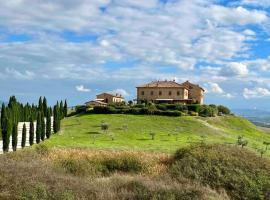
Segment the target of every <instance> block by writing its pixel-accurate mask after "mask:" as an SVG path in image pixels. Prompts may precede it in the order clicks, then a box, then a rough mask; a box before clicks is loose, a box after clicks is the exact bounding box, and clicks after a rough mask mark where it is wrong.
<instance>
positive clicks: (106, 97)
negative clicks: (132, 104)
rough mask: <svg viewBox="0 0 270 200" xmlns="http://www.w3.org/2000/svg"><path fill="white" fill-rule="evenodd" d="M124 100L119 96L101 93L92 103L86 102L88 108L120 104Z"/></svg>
mask: <svg viewBox="0 0 270 200" xmlns="http://www.w3.org/2000/svg"><path fill="white" fill-rule="evenodd" d="M124 101H125V99H124V97H122V95H120V94H110V93H106V92H105V93H101V94H98V95H97V96H96V99H95V100H93V101H89V102H86V103H85V104H86V105H88V106H107V104H113V103H121V102H124Z"/></svg>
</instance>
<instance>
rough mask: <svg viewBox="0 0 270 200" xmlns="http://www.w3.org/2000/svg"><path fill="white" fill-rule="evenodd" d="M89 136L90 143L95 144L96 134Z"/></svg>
mask: <svg viewBox="0 0 270 200" xmlns="http://www.w3.org/2000/svg"><path fill="white" fill-rule="evenodd" d="M91 138H92V144H95V142H96V139H97V136H96V135H95V134H94V135H92V136H91Z"/></svg>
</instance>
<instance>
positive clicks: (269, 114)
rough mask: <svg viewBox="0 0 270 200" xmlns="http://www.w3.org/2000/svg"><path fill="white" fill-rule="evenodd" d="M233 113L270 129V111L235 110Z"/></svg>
mask: <svg viewBox="0 0 270 200" xmlns="http://www.w3.org/2000/svg"><path fill="white" fill-rule="evenodd" d="M233 113H235V114H236V115H239V116H242V117H245V118H247V119H248V120H250V121H251V122H253V123H254V124H256V125H257V126H263V127H269V128H270V111H266V110H256V109H235V110H233Z"/></svg>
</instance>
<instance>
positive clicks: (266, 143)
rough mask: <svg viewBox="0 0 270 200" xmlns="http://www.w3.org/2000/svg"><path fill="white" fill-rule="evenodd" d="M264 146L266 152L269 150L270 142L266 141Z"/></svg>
mask: <svg viewBox="0 0 270 200" xmlns="http://www.w3.org/2000/svg"><path fill="white" fill-rule="evenodd" d="M263 144H264V145H265V150H266V151H267V150H268V146H269V145H270V142H268V141H264V142H263Z"/></svg>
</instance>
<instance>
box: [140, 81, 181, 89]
mask: <svg viewBox="0 0 270 200" xmlns="http://www.w3.org/2000/svg"><path fill="white" fill-rule="evenodd" d="M157 87H159V88H186V86H184V85H181V84H179V83H176V82H175V81H153V82H151V83H147V84H144V85H140V86H138V87H137V88H157Z"/></svg>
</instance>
